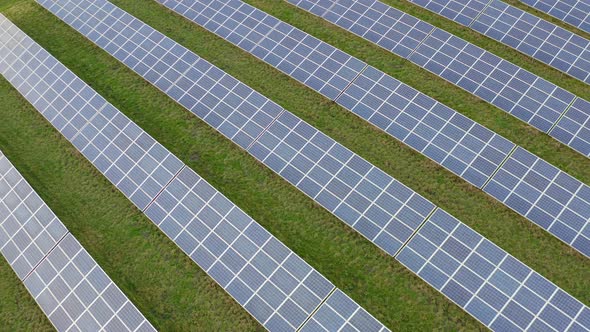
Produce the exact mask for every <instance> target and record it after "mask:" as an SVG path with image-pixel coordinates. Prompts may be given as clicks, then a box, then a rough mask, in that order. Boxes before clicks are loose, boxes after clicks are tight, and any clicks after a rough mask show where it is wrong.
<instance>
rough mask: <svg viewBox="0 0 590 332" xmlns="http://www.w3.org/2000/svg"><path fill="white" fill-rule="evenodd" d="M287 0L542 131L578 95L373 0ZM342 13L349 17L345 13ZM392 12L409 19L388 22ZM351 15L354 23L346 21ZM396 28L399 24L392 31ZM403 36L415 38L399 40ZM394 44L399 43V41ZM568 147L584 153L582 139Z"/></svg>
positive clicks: (471, 4)
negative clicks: (580, 141)
mask: <svg viewBox="0 0 590 332" xmlns="http://www.w3.org/2000/svg"><path fill="white" fill-rule="evenodd" d="M170 1H174V0H170ZM289 2H291V3H292V4H294V5H296V6H298V7H300V8H302V9H305V10H308V11H310V12H312V13H314V14H316V15H319V16H320V17H322V18H324V19H326V20H329V21H331V22H333V23H335V24H336V25H338V26H340V27H342V28H345V29H347V30H348V31H350V32H352V33H355V34H357V35H359V36H361V37H364V38H365V39H367V40H369V41H371V42H374V43H376V44H377V45H380V46H381V47H383V48H385V49H387V50H389V51H391V52H392V53H394V54H396V55H399V56H402V57H404V58H407V59H408V60H410V61H412V62H413V63H415V64H417V65H419V66H420V67H422V68H424V69H426V70H428V71H430V72H432V73H434V74H436V75H438V76H439V77H441V78H443V79H445V80H447V81H449V82H451V83H453V84H455V85H457V86H459V87H461V88H462V89H464V90H466V91H468V92H469V93H471V94H473V95H475V96H478V97H479V98H481V99H483V100H485V101H487V102H489V103H491V104H493V105H495V106H496V107H498V108H500V109H502V110H504V111H506V112H508V113H510V114H511V115H513V116H515V117H516V118H518V119H520V120H522V121H525V122H526V123H528V124H530V125H532V126H533V127H535V128H537V129H539V130H541V131H543V132H545V133H548V132H549V131H550V130H551V129H552V128H553V127H554V126H555V123H556V121H558V120H559V118H560V117H561V116H562V115H563V113H564V112H565V111H566V110H567V108H568V107H569V105H571V104H572V102H574V100H579V98H577V97H576V96H575V95H574V94H572V93H570V92H568V91H567V90H564V89H562V88H560V87H558V86H556V85H555V84H553V83H551V82H549V81H547V80H544V79H543V78H541V77H539V76H537V75H535V74H533V73H531V72H528V71H526V70H524V69H522V68H520V67H518V66H516V65H514V64H512V63H510V62H508V61H506V60H504V59H502V58H500V57H498V56H496V55H494V54H492V53H490V52H488V51H486V50H484V49H482V48H480V47H477V46H475V45H473V44H471V43H469V42H467V41H465V40H463V39H461V38H458V37H456V36H454V35H452V34H450V33H448V32H446V31H444V30H442V29H439V28H434V29H431V30H428V29H427V28H420V27H425V26H424V24H426V23H424V22H422V21H419V20H418V19H416V18H413V17H412V16H409V15H407V14H403V13H401V12H399V11H397V10H396V9H394V8H392V7H390V6H387V5H384V4H383V3H381V2H378V1H376V0H362V1H361V0H347V1H338V2H336V1H333V0H322V1H318V0H289ZM413 2H415V3H417V4H419V5H421V6H426V8H428V9H431V10H433V11H435V12H437V13H440V12H442V13H444V15H446V16H447V17H450V18H453V19H457V20H462V21H466V22H470V20H472V19H473V18H474V17H476V16H477V15H476V14H475V13H476V12H477V11H478V10H479V11H481V10H482V9H483V8H484V7H485V5H486V4H487V2H489V1H485V2H478V1H464V0H462V1H439V0H436V1H413ZM336 8H337V9H338V10H336ZM320 9H321V10H320ZM380 13H383V14H380ZM345 14H346V15H349V16H350V15H353V14H354V16H353V17H350V18H346V17H345V16H344V15H345ZM397 17H401V18H400V20H401V21H406V22H410V23H408V24H402V23H399V22H398V23H395V24H394V22H395V20H396V18H397ZM353 19H355V23H354V25H351V23H350V22H351V20H353ZM384 20H386V21H387V22H388V24H391V25H392V28H391V31H393V30H395V31H396V33H392V32H391V31H390V30H384V29H382V28H377V27H380V26H381V25H383V24H382V21H384ZM380 22H381V23H380ZM466 24H468V23H466ZM357 26H361V27H366V29H364V30H363V29H362V28H360V27H357ZM396 27H398V28H399V29H398V30H396V29H397V28H396ZM367 29H368V30H367ZM426 31H430V32H429V33H426ZM390 39H391V40H390ZM408 39H411V40H419V41H421V42H420V43H418V44H415V43H408V42H404V40H408ZM400 43H401V44H402V45H404V46H403V47H402V46H400V45H399V44H400ZM412 45H414V46H413V48H412ZM409 50H411V51H409ZM582 101H584V100H582ZM556 138H557V137H556ZM574 140H575V141H578V139H572V142H573V141H574ZM582 140H583V139H582ZM569 146H570V147H572V148H573V149H575V150H577V151H578V152H581V153H583V154H584V155H586V156H590V154H588V151H587V149H585V148H584V147H583V146H582V144H579V143H578V144H570V145H569Z"/></svg>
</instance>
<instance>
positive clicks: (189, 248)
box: [0, 2, 382, 331]
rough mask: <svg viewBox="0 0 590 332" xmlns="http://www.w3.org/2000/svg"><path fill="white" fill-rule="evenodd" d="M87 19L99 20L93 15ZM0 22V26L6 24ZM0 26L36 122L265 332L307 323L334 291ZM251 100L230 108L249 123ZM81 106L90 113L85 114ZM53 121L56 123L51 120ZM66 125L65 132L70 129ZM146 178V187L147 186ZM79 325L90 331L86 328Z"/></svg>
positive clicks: (7, 64) (10, 74)
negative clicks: (242, 108)
mask: <svg viewBox="0 0 590 332" xmlns="http://www.w3.org/2000/svg"><path fill="white" fill-rule="evenodd" d="M104 5H105V6H109V8H108V12H110V13H111V14H113V13H114V12H116V11H114V10H112V9H113V6H112V5H111V4H110V3H106V2H105V3H104ZM95 9H96V8H95ZM96 13H97V15H98V16H100V15H101V14H100V12H99V11H98V10H97V12H96ZM102 13H104V12H102ZM124 15H126V16H128V17H129V16H130V15H129V14H127V13H124ZM122 16H123V14H121V15H120V16H119V17H120V18H121V17H122ZM0 23H1V25H0V26H1V27H4V26H6V25H7V24H6V22H0ZM142 24H143V23H142ZM8 25H11V26H12V27H11V28H10V30H11V31H10V32H9V33H8V34H9V35H10V38H11V41H8V42H6V43H3V44H2V45H3V46H4V47H3V48H2V49H0V69H1V70H2V74H7V75H6V76H5V77H6V78H7V79H8V80H9V81H10V83H11V84H14V86H15V87H16V88H17V89H18V90H19V92H21V93H22V94H24V95H25V94H26V97H27V98H28V99H29V100H30V101H31V102H32V104H33V105H34V106H35V107H36V108H37V109H38V110H39V112H40V113H42V114H43V115H44V116H45V117H46V118H47V119H48V120H50V121H51V122H52V124H54V126H55V127H56V128H57V129H58V130H59V131H60V132H61V133H62V134H63V135H64V136H66V137H67V138H68V139H70V140H71V141H72V143H73V144H74V146H76V148H77V149H78V150H79V151H80V152H82V153H83V154H84V156H86V157H87V158H88V159H89V160H90V161H91V162H92V163H93V164H94V165H95V166H96V167H97V168H98V169H99V170H101V171H102V172H103V173H104V174H105V176H106V177H107V178H109V180H111V181H112V182H113V184H115V185H116V186H117V188H118V189H119V190H121V191H122V192H124V193H125V194H126V195H127V196H128V197H129V198H130V199H131V200H133V201H134V202H138V201H137V200H134V197H137V196H135V194H134V193H136V192H138V191H140V190H141V192H145V193H147V194H148V195H149V196H148V198H152V197H153V199H150V200H146V201H139V202H141V204H138V203H136V205H138V206H140V207H141V208H142V209H145V213H146V215H147V216H148V217H149V218H150V219H151V220H152V221H153V222H154V223H155V224H156V225H157V226H158V227H159V228H160V229H161V230H162V231H163V232H164V233H165V234H166V235H168V236H169V237H170V238H171V239H172V240H173V241H174V242H175V243H176V244H177V245H178V246H179V247H180V248H181V249H182V250H183V251H184V252H185V253H186V254H187V255H189V256H190V257H191V258H192V259H193V260H194V261H195V262H196V263H197V264H198V265H199V266H200V267H201V268H203V269H204V270H205V271H206V272H207V273H208V274H209V275H210V276H211V277H212V278H213V279H214V280H215V281H216V282H218V283H219V285H221V286H222V287H223V288H224V289H225V290H226V291H227V292H228V293H229V294H230V295H232V296H233V297H234V299H236V301H238V303H240V304H241V305H242V306H243V307H244V308H245V309H246V310H247V311H248V312H249V313H250V314H252V316H254V317H255V318H256V319H257V320H258V321H259V322H260V323H261V324H262V325H264V326H265V327H266V328H267V329H268V330H270V331H295V330H297V329H298V328H299V327H300V326H301V325H302V324H303V323H304V322H305V321H306V320H308V318H309V317H310V316H311V314H312V313H313V312H314V311H315V309H316V308H317V307H318V306H319V305H320V304H321V303H323V301H324V300H325V299H326V298H327V297H328V295H329V294H330V293H331V292H332V291H333V290H334V286H333V285H332V283H330V282H329V281H328V280H327V279H326V278H325V277H323V276H322V275H321V274H319V273H318V272H317V271H316V270H314V269H313V268H312V267H311V266H309V265H308V264H307V263H305V262H304V261H303V260H302V259H301V258H300V257H298V256H297V255H296V254H295V253H294V252H292V251H291V250H290V249H289V248H287V247H285V246H284V245H283V244H282V243H281V242H280V241H279V240H278V239H276V238H275V237H274V236H272V235H271V234H270V233H268V232H267V231H266V230H264V228H262V227H261V226H260V225H259V224H258V223H256V222H255V221H254V220H252V219H251V218H250V217H248V216H247V215H246V214H245V213H244V212H243V211H241V210H240V209H239V208H238V207H237V206H236V205H234V204H233V203H232V202H231V201H229V200H228V199H227V198H225V197H224V196H223V195H222V194H221V193H219V192H218V191H217V190H215V189H214V188H213V187H211V186H210V185H209V184H208V183H207V182H206V181H205V180H203V179H202V178H200V177H199V176H198V175H197V174H196V173H195V172H193V171H192V170H190V169H189V168H187V167H186V166H185V165H184V164H183V163H182V162H181V161H180V160H178V159H177V158H176V157H175V156H174V155H172V154H171V153H170V152H169V151H168V150H166V149H165V148H164V147H163V146H162V145H160V144H159V143H158V142H156V141H155V140H154V139H153V138H151V137H150V136H149V135H148V134H147V133H146V132H144V131H143V130H142V129H141V128H139V127H138V126H137V125H135V124H134V123H133V122H131V121H130V120H129V119H128V118H127V117H125V116H124V115H123V114H122V113H121V112H120V111H119V110H117V109H116V108H114V107H113V106H112V105H111V104H109V103H108V102H107V101H106V100H104V99H102V97H100V96H99V95H98V94H96V92H95V91H94V90H92V89H91V88H90V87H89V86H88V85H86V83H84V82H83V81H81V80H80V79H79V78H77V77H76V76H75V75H74V74H73V73H72V72H71V71H69V70H68V69H67V68H65V67H63V66H62V65H61V64H59V63H58V62H57V60H55V58H53V57H52V56H51V55H49V54H48V53H47V52H45V51H43V50H41V48H40V47H39V45H37V44H36V43H34V41H32V39H30V38H29V37H27V36H26V35H24V33H22V32H21V31H20V30H18V29H16V27H14V26H13V25H12V24H11V23H10V22H8ZM15 29H16V32H18V34H17V33H16V32H15ZM152 32H153V30H152ZM5 35H6V34H5ZM5 35H2V36H0V38H4V37H6V36H5ZM152 35H153V34H152ZM13 36H16V37H17V39H15V38H14V37H13ZM12 40H18V43H16V42H12ZM31 50H35V53H31ZM19 52H20V53H19ZM17 53H18V57H19V59H25V58H27V57H28V58H30V59H32V60H31V61H27V62H26V63H24V62H22V61H21V60H18V61H16V60H14V59H12V58H13V56H14V55H15V54H17ZM9 54H10V55H12V57H11V56H9ZM8 58H10V59H8ZM7 59H8V60H7ZM156 60H157V61H160V60H159V59H156ZM40 63H45V64H48V63H51V64H52V65H51V66H44V65H39V64H40ZM154 63H157V62H154ZM21 65H22V67H21ZM213 68H214V67H213ZM23 73H27V74H26V75H29V76H32V75H33V74H34V75H36V77H41V76H44V77H49V76H51V77H53V79H52V80H47V81H43V80H40V83H39V84H37V85H36V86H34V89H32V90H29V89H28V88H27V87H25V85H24V84H22V82H21V80H20V79H19V78H21V77H23V76H22V75H24V74H23ZM208 73H210V74H211V75H215V74H221V75H219V77H220V78H222V79H223V77H229V76H227V74H225V73H223V72H221V71H219V70H218V69H216V68H215V69H212V68H209V70H208ZM26 75H24V76H25V77H26ZM58 76H60V78H59V79H57V77H58ZM158 80H159V78H158ZM223 82H226V81H223ZM240 84H241V83H240ZM195 85H196V84H195ZM63 86H66V87H69V88H71V90H72V93H73V94H74V95H76V96H79V97H80V102H79V103H78V102H76V103H73V104H71V105H69V104H68V105H66V104H67V103H57V102H55V100H57V99H58V98H62V99H65V100H70V98H69V97H68V94H67V92H66V91H64V90H61V88H60V87H63ZM213 88H214V87H213ZM250 91H251V90H250ZM48 96H51V98H49V97H48ZM252 96H253V93H252V92H250V93H248V94H246V96H244V97H243V98H241V99H236V98H234V99H232V102H237V103H238V104H240V105H244V104H245V102H247V101H252V102H253V103H256V105H261V106H262V108H260V109H259V110H258V112H259V114H266V112H265V109H264V106H263V105H271V103H270V101H268V100H267V99H266V98H263V97H261V96H260V95H257V94H256V95H254V96H256V98H254V99H250V98H251V97H252ZM74 100H76V98H74ZM87 105H92V108H88V109H86V106H87ZM78 114H80V116H82V118H83V119H84V120H80V123H78V122H77V121H78V120H76V119H77V118H78ZM58 116H59V117H61V120H60V121H55V119H56V118H57V117H58ZM229 116H231V115H229ZM252 118H253V119H255V120H253V121H257V119H258V118H257V117H256V115H253V116H252ZM222 120H224V119H222ZM74 123H75V124H74ZM69 124H73V125H72V127H73V128H74V129H72V130H70V129H69V128H70V126H69ZM1 166H2V164H1V163H0V167H1ZM142 170H143V171H144V172H143V173H142V172H140V171H142ZM145 179H147V180H145ZM150 179H153V182H147V181H148V180H150ZM140 180H141V181H144V180H145V181H144V182H140ZM7 181H8V180H7ZM0 183H1V182H0ZM152 194H153V195H152ZM0 225H1V224H0ZM0 234H3V233H0ZM37 287H41V286H40V285H37ZM50 287H51V286H50ZM43 298H44V299H45V297H43ZM49 307H51V303H49ZM51 315H53V314H50V316H51ZM60 315H61V314H60ZM66 318H67V317H61V316H59V317H57V318H56V319H58V320H59V321H60V322H62V323H61V324H64V326H65V325H67V324H70V323H69V321H68V320H67V319H66ZM88 324H89V325H88V326H93V325H90V324H91V323H90V321H89V322H88ZM68 326H69V325H68ZM381 326H382V325H381Z"/></svg>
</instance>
